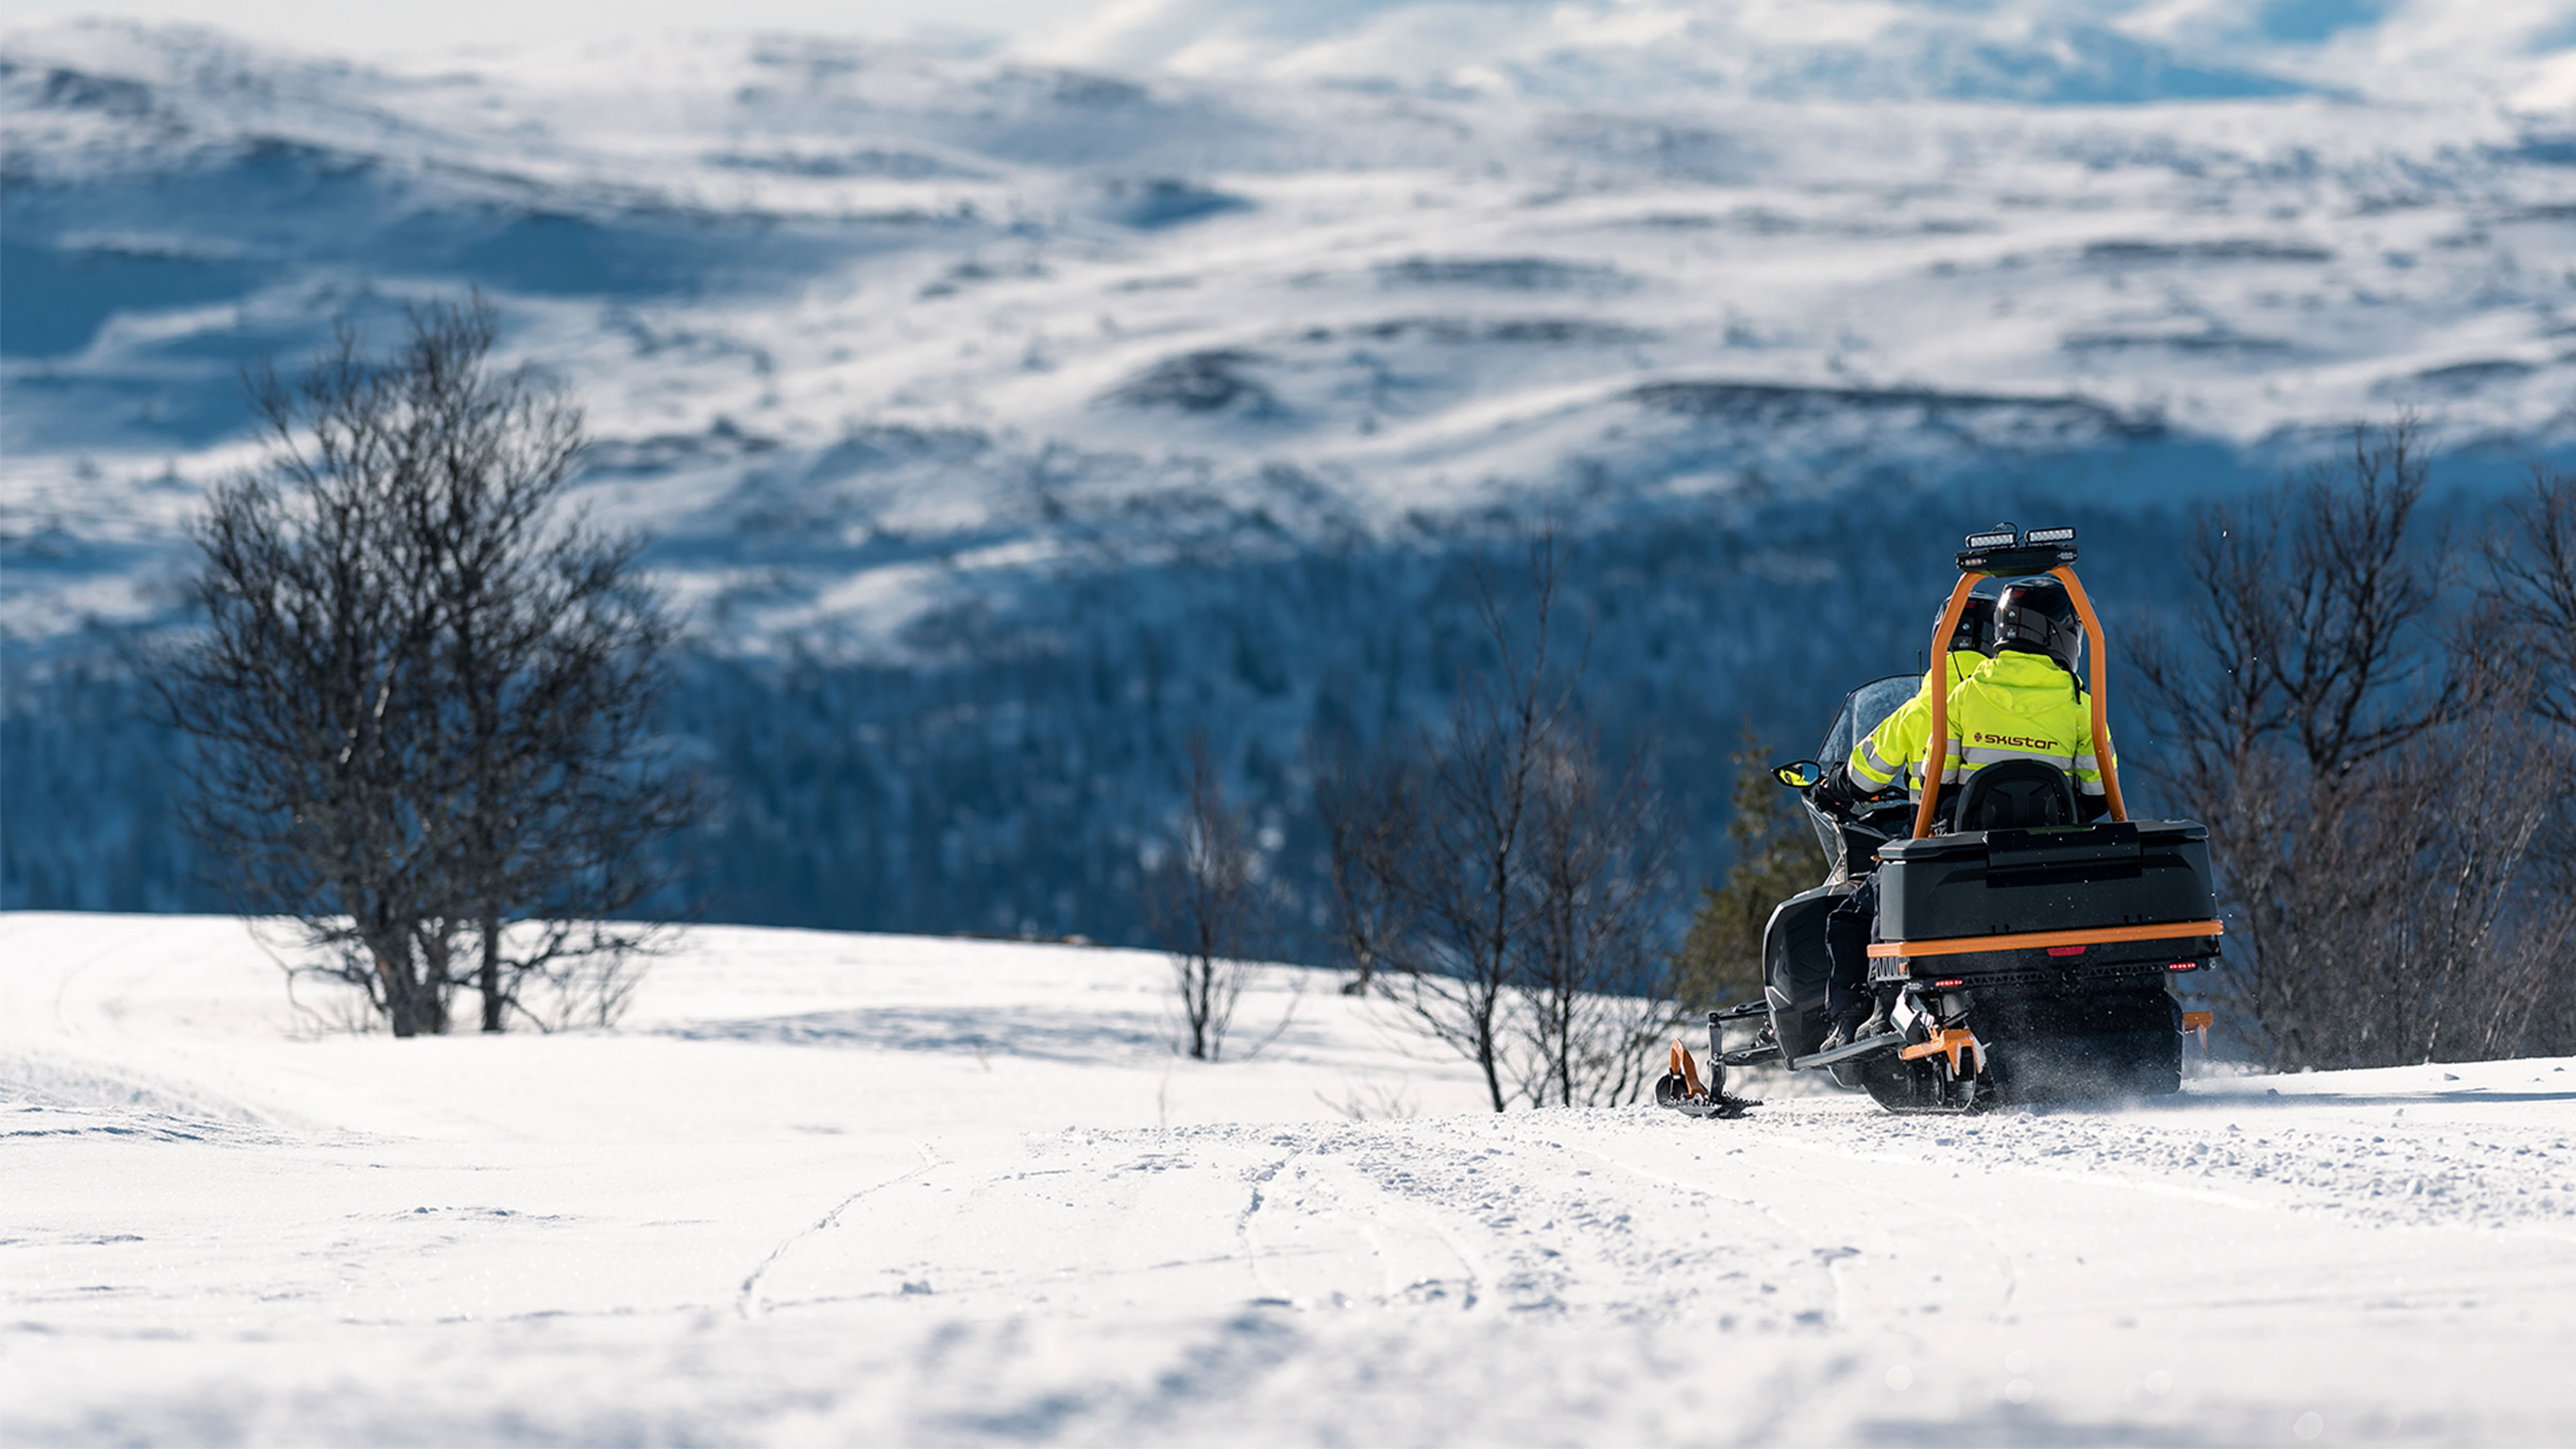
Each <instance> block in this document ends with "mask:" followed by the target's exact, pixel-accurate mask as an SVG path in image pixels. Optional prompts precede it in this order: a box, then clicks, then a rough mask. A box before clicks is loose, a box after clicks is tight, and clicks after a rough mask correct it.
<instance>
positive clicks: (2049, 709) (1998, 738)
mask: <svg viewBox="0 0 2576 1449" xmlns="http://www.w3.org/2000/svg"><path fill="white" fill-rule="evenodd" d="M1992 628H1993V634H1992V638H1991V643H1992V645H1993V653H1994V658H1992V659H1989V660H1987V661H1986V662H1985V663H1984V664H1982V665H1980V666H1978V669H1977V672H1976V673H1974V674H1971V675H1969V676H1968V678H1967V679H1966V680H1964V681H1962V682H1961V683H1960V684H1958V685H1957V686H1956V687H1954V688H1952V689H1951V691H1950V707H1949V710H1948V715H1949V731H1948V733H1949V746H1948V748H1947V749H1946V750H1945V751H1944V752H1943V766H1942V770H1941V787H1942V792H1943V793H1944V794H1945V795H1946V794H1947V793H1949V791H1950V790H1951V789H1952V788H1953V787H1956V786H1964V785H1965V784H1967V782H1968V777H1969V776H1971V775H1974V774H1975V773H1977V772H1978V771H1979V770H1982V769H1984V768H1986V767H1987V766H1988V765H1996V764H2001V763H2003V762H2004V761H2006V760H2038V761H2041V762H2043V763H2045V764H2049V765H2054V766H2056V767H2057V768H2058V769H2060V770H2062V771H2064V772H2065V773H2066V774H2067V776H2068V777H2069V778H2070V779H2071V780H2072V781H2073V782H2074V785H2075V811H2076V818H2077V819H2079V820H2094V819H2098V818H2100V817H2101V816H2102V815H2103V814H2104V813H2106V812H2107V811H2109V810H2110V808H2111V801H2110V796H2109V795H2107V794H2106V793H2105V792H2104V791H2103V788H2102V766H2101V762H2100V761H2098V760H2096V759H2095V758H2094V757H2093V705H2092V702H2091V701H2090V700H2088V699H2087V698H2086V697H2085V694H2084V686H2083V685H2082V684H2081V683H2080V682H2079V681H2078V679H2077V676H2076V673H2075V663H2076V657H2077V652H2078V651H2079V650H2080V649H2082V647H2083V644H2084V622H2083V619H2082V616H2080V615H2079V614H2077V613H2076V611H2075V600H2074V599H2073V598H2071V597H2069V596H2068V594H2067V592H2066V586H2065V585H2064V584H2061V583H2059V582H2058V581H2057V580H2055V579H2050V578H2036V579H2016V580H2014V581H2013V582H2012V583H2009V584H2007V585H2005V586H2004V591H2003V593H2002V595H2001V596H1999V597H1998V598H1997V599H1996V600H1995V616H1994V624H1993V626H1992ZM2112 763H2113V765H2114V767H2116V766H2117V764H2118V761H2117V760H2116V759H2114V760H2113V762H2112Z"/></svg>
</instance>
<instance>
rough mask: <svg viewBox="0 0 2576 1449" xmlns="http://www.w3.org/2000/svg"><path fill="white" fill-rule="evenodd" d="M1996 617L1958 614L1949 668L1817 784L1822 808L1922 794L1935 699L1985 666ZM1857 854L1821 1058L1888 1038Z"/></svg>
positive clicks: (1869, 896)
mask: <svg viewBox="0 0 2576 1449" xmlns="http://www.w3.org/2000/svg"><path fill="white" fill-rule="evenodd" d="M1949 606H1950V601H1949V600H1948V599H1946V598H1944V599H1943V600H1942V601H1941V606H1940V608H1938V609H1936V610H1934V611H1933V614H1932V620H1933V622H1934V623H1936V624H1937V623H1939V622H1940V620H1941V615H1942V614H1943V613H1945V612H1947V610H1948V609H1949ZM1994 612H1995V601H1994V600H1993V599H1990V598H1984V597H1980V596H1976V595H1971V596H1970V597H1969V599H1968V602H1967V606H1966V608H1965V609H1963V610H1962V611H1961V612H1960V614H1959V624H1958V627H1957V628H1956V629H1954V630H1953V631H1951V634H1950V647H1949V649H1948V650H1947V651H1946V652H1945V654H1944V656H1943V662H1942V663H1941V664H1940V665H1937V666H1935V667H1934V668H1931V669H1927V670H1925V671H1924V672H1923V687H1922V688H1921V689H1918V690H1916V691H1915V692H1914V697H1913V698H1912V699H1909V700H1907V701H1906V702H1905V703H1904V704H1902V705H1900V706H1898V708H1897V710H1896V712H1895V713H1894V714H1891V715H1889V716H1888V717H1887V718H1885V719H1883V720H1881V721H1879V724H1878V728H1876V729H1874V730H1872V731H1870V732H1869V737H1868V738H1866V739H1864V740H1861V741H1860V742H1859V743H1857V744H1855V745H1853V746H1852V751H1851V758H1850V759H1848V760H1846V761H1844V762H1843V763H1842V764H1840V765H1838V766H1836V767H1835V768H1834V770H1833V772H1832V773H1830V774H1828V775H1826V776H1825V778H1824V779H1823V780H1821V781H1819V782H1818V783H1817V785H1816V787H1815V790H1814V792H1813V798H1814V800H1815V802H1816V803H1817V804H1818V805H1820V806H1822V807H1824V808H1825V809H1828V810H1832V811H1836V812H1840V811H1843V810H1846V809H1849V808H1850V807H1851V806H1853V805H1855V804H1858V803H1859V802H1860V801H1862V800H1866V799H1868V798H1869V797H1871V796H1873V795H1880V794H1885V793H1887V792H1888V791H1891V790H1894V789H1897V788H1899V787H1900V786H1902V787H1903V788H1904V790H1905V791H1906V793H1907V794H1908V795H1909V796H1919V795H1920V794H1921V793H1922V790H1923V757H1924V756H1925V755H1926V754H1927V753H1929V747H1930V745H1931V742H1932V691H1933V690H1935V689H1940V690H1945V691H1954V690H1956V689H1957V687H1958V686H1959V685H1960V684H1961V683H1963V682H1965V681H1966V680H1967V679H1968V677H1969V676H1971V675H1972V674H1974V673H1975V672H1976V671H1977V670H1978V669H1980V668H1982V667H1983V666H1984V665H1985V664H1986V662H1987V660H1986V649H1987V643H1986V635H1987V633H1988V632H1989V630H1990V628H1991V625H1992V621H1993V619H1994ZM1853 854H1854V852H1852V851H1850V849H1849V848H1848V847H1846V849H1845V860H1844V873H1845V874H1846V875H1857V876H1859V877H1861V885H1860V889H1859V890H1857V891H1854V892H1853V893H1852V894H1850V895H1848V896H1846V897H1844V898H1843V901H1842V904H1841V905H1839V906H1836V907H1835V908H1834V911H1833V913H1832V914H1831V915H1829V916H1827V917H1826V918H1825V949H1826V951H1827V952H1828V954H1830V955H1831V957H1832V959H1833V975H1832V976H1831V977H1830V978H1828V980H1827V983H1826V999H1825V1010H1826V1013H1827V1015H1828V1016H1829V1017H1830V1018H1831V1019H1832V1021H1833V1023H1834V1025H1833V1030H1832V1031H1831V1032H1829V1033H1828V1034H1827V1035H1826V1037H1825V1040H1824V1045H1823V1046H1821V1047H1819V1048H1818V1050H1820V1051H1831V1050H1833V1049H1834V1048H1835V1047H1838V1046H1843V1045H1845V1044H1847V1043H1849V1042H1852V1041H1855V1040H1857V1039H1858V1038H1859V1037H1860V1036H1870V1035H1876V1031H1864V1030H1862V1029H1861V1028H1862V1027H1863V1026H1864V1025H1869V1026H1873V1027H1876V1028H1878V1029H1881V1030H1883V1029H1885V1027H1886V1024H1887V1013H1886V1011H1885V1010H1884V1009H1880V1010H1878V1011H1875V1012H1873V1011H1872V1010H1871V1009H1870V1008H1871V1002H1870V998H1869V938H1870V933H1871V930H1872V928H1873V927H1874V926H1875V925H1876V924H1877V921H1878V877H1877V875H1876V874H1875V870H1876V863H1875V862H1873V861H1870V860H1868V859H1866V858H1862V859H1857V860H1855V859H1852V858H1851V856H1852V855H1853ZM1864 1017H1867V1018H1868V1022H1867V1023H1864V1022H1863V1020H1862V1018H1864Z"/></svg>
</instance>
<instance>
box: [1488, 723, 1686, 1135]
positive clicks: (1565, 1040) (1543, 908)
mask: <svg viewBox="0 0 2576 1449" xmlns="http://www.w3.org/2000/svg"><path fill="white" fill-rule="evenodd" d="M1533 786H1534V788H1533V791H1532V794H1533V798H1534V803H1535V806H1536V809H1535V810H1534V812H1533V819H1532V829H1531V831H1530V836H1529V865H1528V870H1527V873H1526V877H1525V880H1526V885H1525V889H1526V890H1527V892H1528V894H1529V897H1530V903H1529V912H1528V929H1527V930H1526V932H1525V933H1524V936H1523V945H1522V948H1521V949H1522V967H1521V970H1520V973H1519V992H1520V996H1521V1008H1522V1011H1523V1013H1524V1021H1525V1039H1526V1041H1527V1044H1528V1047H1529V1051H1528V1053H1527V1054H1526V1055H1525V1056H1524V1057H1523V1058H1522V1072H1521V1093H1522V1095H1523V1096H1524V1097H1526V1098H1527V1099H1528V1100H1529V1101H1531V1102H1532V1103H1535V1104H1539V1105H1553V1106H1561V1107H1577V1106H1583V1107H1594V1106H1621V1105H1625V1104H1626V1103H1629V1102H1633V1101H1635V1100H1636V1098H1637V1094H1638V1093H1639V1092H1640V1091H1641V1090H1642V1089H1643V1088H1644V1087H1645V1084H1646V1082H1647V1081H1648V1080H1649V1076H1648V1073H1647V1066H1648V1059H1647V1050H1646V1049H1647V1046H1648V1044H1649V1043H1650V1042H1651V1041H1652V1040H1653V1039H1654V1038H1655V1036H1656V1035H1657V1034H1658V1033H1659V1032H1660V1030H1661V1029H1662V1028H1663V1027H1664V1026H1665V1024H1666V1023H1667V1021H1668V1020H1669V1017H1670V1011H1669V1007H1668V1005H1667V998H1668V994H1669V987H1670V984H1671V979H1670V970H1669V968H1670V964H1671V957H1670V955H1669V953H1668V952H1667V951H1666V950H1665V940H1666V938H1665V935H1664V925H1663V919H1662V917H1663V908H1664V905H1665V903H1666V898H1667V889H1666V888H1667V881H1666V876H1667V874H1668V872H1669V870H1670V866H1671V857H1672V845H1673V837H1672V834H1671V832H1670V830H1669V829H1668V828H1666V826H1665V824H1664V820H1663V810H1662V802H1661V801H1660V800H1658V799H1657V798H1656V795H1655V792H1654V789H1653V787H1652V784H1651V782H1650V781H1649V779H1648V777H1647V774H1646V771H1645V769H1644V767H1643V762H1642V760H1640V759H1637V758H1635V757H1633V756H1632V757H1631V758H1629V759H1628V760H1627V761H1626V762H1625V763H1624V766H1623V768H1620V769H1618V770H1616V771H1612V770H1609V769H1605V768H1604V767H1603V764H1602V760H1601V746H1600V741H1599V739H1598V737H1597V736H1595V735H1594V734H1593V732H1592V731H1590V730H1588V729H1585V728H1583V727H1582V726H1581V725H1579V724H1577V723H1575V722H1573V721H1570V720H1569V721H1562V722H1560V723H1559V724H1558V725H1557V726H1556V728H1555V729H1554V731H1552V732H1551V734H1550V736H1549V737H1548V738H1547V739H1545V740H1544V741H1543V742H1542V749H1541V754H1540V759H1539V768H1538V769H1537V770H1536V772H1535V773H1534V776H1533Z"/></svg>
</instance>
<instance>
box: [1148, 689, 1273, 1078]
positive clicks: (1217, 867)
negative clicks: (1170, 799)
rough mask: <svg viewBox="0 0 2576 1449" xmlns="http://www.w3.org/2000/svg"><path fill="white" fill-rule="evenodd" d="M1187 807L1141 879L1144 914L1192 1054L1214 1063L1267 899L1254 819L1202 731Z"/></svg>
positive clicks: (1193, 749)
mask: <svg viewBox="0 0 2576 1449" xmlns="http://www.w3.org/2000/svg"><path fill="white" fill-rule="evenodd" d="M1189 759H1190V792H1189V807H1188V813H1187V814H1186V815H1185V816H1184V817H1183V818H1182V820H1181V822H1180V826H1179V828H1178V829H1177V830H1176V831H1175V832H1174V837H1175V838H1174V839H1173V841H1172V842H1171V846H1170V848H1169V849H1168V850H1167V851H1166V853H1165V854H1164V857H1163V860H1162V862H1161V863H1160V865H1159V866H1158V867H1157V868H1156V869H1155V870H1154V871H1153V872H1151V873H1149V875H1148V876H1147V878H1146V884H1145V891H1146V899H1145V908H1146V916H1147V919H1148V920H1149V921H1150V922H1151V923H1152V925H1153V928H1154V931H1155V933H1156V935H1157V936H1159V937H1160V938H1161V940H1162V944H1163V949H1164V950H1165V951H1167V952H1169V953H1170V955H1171V958H1172V973H1173V985H1174V987H1175V988H1176V989H1177V991H1178V994H1179V996H1180V1001H1181V1015H1182V1019H1183V1021H1184V1022H1185V1023H1186V1025H1187V1027H1188V1029H1189V1043H1188V1045H1189V1053H1190V1055H1191V1056H1193V1057H1195V1058H1197V1059H1198V1060H1200V1061H1207V1062H1213V1061H1216V1060H1218V1059H1219V1057H1221V1056H1222V1055H1223V1053H1224V1050H1225V1034H1226V1030H1227V1028H1228V1027H1230V1026H1231V1025H1232V1024H1233V1021H1234V1008H1235V1003H1236V1002H1237V1001H1238V1000H1239V999H1240V998H1241V997H1242V995H1243V985H1244V974H1245V966H1244V957H1245V956H1246V955H1247V954H1248V952H1249V950H1250V948H1251V947H1252V946H1253V944H1254V943H1255V941H1256V940H1257V938H1258V937H1259V936H1260V935H1261V933H1262V929H1263V926H1264V923H1265V920H1266V912H1267V897H1266V895H1265V893H1264V887H1263V882H1262V879H1261V870H1260V867H1261V862H1260V854H1259V851H1258V850H1257V849H1256V848H1255V844H1254V840H1253V832H1252V822H1251V821H1250V820H1249V819H1247V818H1246V817H1245V816H1244V813H1243V811H1242V810H1241V809H1240V808H1239V807H1237V806H1236V805H1234V804H1233V803H1232V802H1230V801H1228V800H1227V799H1226V797H1225V786H1224V780H1223V778H1222V775H1221V772H1220V771H1219V769H1218V766H1217V762H1216V759H1215V757H1214V755H1213V754H1212V753H1211V752H1210V750H1209V748H1208V743H1207V740H1206V738H1205V737H1204V736H1193V737H1192V738H1191V740H1190V744H1189Z"/></svg>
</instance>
